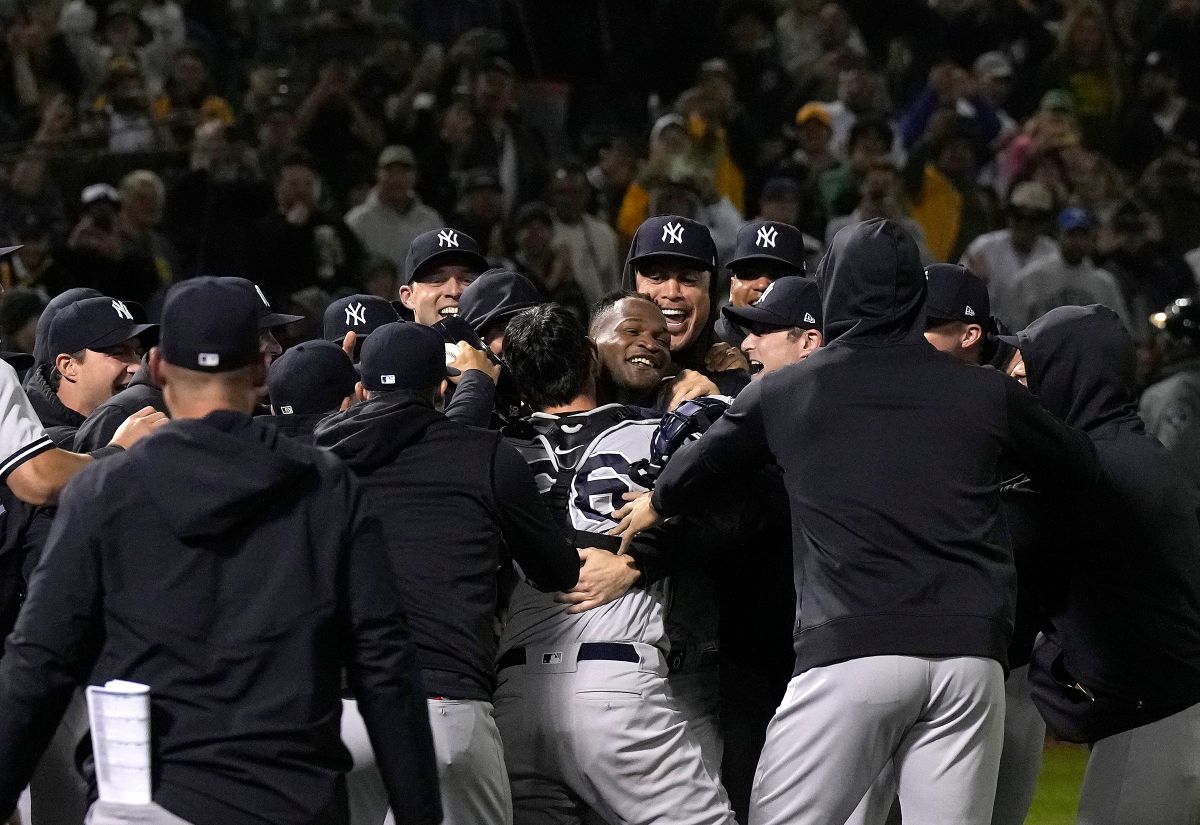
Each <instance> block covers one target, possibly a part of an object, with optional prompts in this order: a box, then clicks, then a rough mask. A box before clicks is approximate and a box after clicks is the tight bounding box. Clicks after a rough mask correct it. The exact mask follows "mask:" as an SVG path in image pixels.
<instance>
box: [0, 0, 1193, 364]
mask: <svg viewBox="0 0 1200 825" xmlns="http://www.w3.org/2000/svg"><path fill="white" fill-rule="evenodd" d="M0 18H2V19H3V21H4V22H3V32H4V37H3V43H0V242H8V243H12V244H24V248H23V249H22V250H21V251H20V252H19V253H18V254H17V255H16V256H14V257H12V258H11V259H9V260H8V261H6V262H5V263H4V264H3V265H2V268H0V285H2V286H3V288H4V290H5V292H4V298H3V302H2V304H0V335H2V336H3V342H4V345H5V347H6V348H7V349H10V350H26V351H27V350H28V349H29V348H30V346H31V344H32V332H33V329H34V324H35V322H36V319H37V317H38V315H39V313H40V312H41V309H42V308H43V307H44V305H45V302H46V301H47V299H49V298H50V297H53V296H54V295H56V294H58V293H60V292H62V291H63V290H65V289H67V288H70V287H73V286H89V287H94V288H96V289H98V290H100V291H101V292H103V293H104V294H107V295H113V296H116V297H119V298H122V299H125V300H129V301H135V302H139V303H141V304H143V305H144V306H145V307H147V309H148V311H149V313H150V315H151V316H154V315H155V314H156V307H157V304H158V302H159V300H160V296H161V294H162V292H163V291H164V289H165V287H166V286H168V285H169V284H171V283H173V282H176V281H179V280H181V279H185V278H189V277H192V276H195V275H200V274H208V275H240V276H244V277H248V278H250V279H252V280H253V281H255V282H256V283H258V284H259V285H260V286H261V287H262V289H263V290H264V292H266V294H267V295H268V297H269V298H270V299H271V300H272V302H275V303H277V305H279V306H282V307H285V308H286V309H287V311H290V312H294V313H296V314H299V315H304V316H305V317H306V318H309V319H319V318H320V316H321V313H322V311H323V310H324V308H325V307H326V306H327V305H328V304H329V303H330V302H331V301H332V300H334V299H336V298H337V297H339V296H341V295H346V294H350V293H357V292H362V293H371V294H376V295H379V296H381V297H386V298H389V299H393V298H395V297H396V292H397V286H398V273H402V272H403V266H404V259H405V256H406V254H407V251H408V246H409V243H410V241H411V239H412V238H413V237H414V236H416V235H417V234H419V233H421V232H423V231H426V230H429V229H433V228H436V227H441V226H447V225H448V226H451V227H454V228H456V229H459V230H460V231H463V232H466V233H467V234H469V235H470V236H472V237H474V238H476V239H478V241H479V243H480V246H481V248H483V250H484V251H485V253H486V255H487V257H488V259H489V261H490V262H492V263H493V264H496V265H503V266H506V267H508V268H511V269H515V270H516V271H518V272H520V273H522V274H524V275H526V276H527V277H529V278H530V280H532V281H533V282H534V283H535V284H536V285H537V286H538V288H539V289H541V290H542V291H543V292H544V294H545V296H546V297H548V298H550V299H552V300H555V301H558V302H561V303H562V304H564V305H566V306H568V307H570V308H573V309H576V310H577V311H578V312H579V313H580V314H581V315H583V314H585V313H586V307H587V306H588V305H590V304H591V303H592V302H594V301H595V300H596V299H598V298H599V297H600V296H601V295H603V294H605V293H606V292H608V291H610V290H611V289H613V288H615V287H616V286H617V285H618V284H619V282H620V274H621V269H622V265H623V262H624V255H625V250H626V249H627V247H628V244H629V241H630V238H631V236H632V233H633V232H634V230H635V229H636V228H637V227H638V225H639V224H640V223H641V222H642V221H643V220H644V219H645V218H647V217H649V216H653V215H658V214H675V215H683V216H687V217H692V218H694V219H696V220H698V221H700V222H702V223H704V224H706V225H707V226H708V227H709V229H710V231H711V232H712V235H713V237H714V239H715V240H716V242H717V246H718V251H719V253H720V254H722V255H727V254H728V253H729V250H730V249H731V248H732V246H733V243H734V236H735V234H736V232H737V229H738V228H739V226H740V225H741V224H742V222H743V221H744V220H748V219H752V218H759V217H761V218H768V219H771V220H777V221H782V222H786V223H790V224H793V225H795V226H797V227H799V228H801V229H802V230H803V232H804V233H805V235H806V244H807V246H808V249H809V253H810V261H811V262H812V263H815V261H816V260H817V259H819V257H820V255H821V254H822V252H823V249H824V247H825V245H826V244H827V242H828V241H829V239H830V238H832V236H833V234H834V233H835V232H836V231H837V230H838V229H839V228H840V227H842V226H844V225H846V224H848V223H851V222H854V221H858V220H864V219H867V218H872V217H888V218H891V219H893V220H896V221H898V222H901V223H902V224H903V225H904V226H906V227H907V228H908V229H909V231H910V232H911V233H912V234H913V236H914V237H915V238H916V240H917V242H918V245H919V247H920V249H921V250H922V254H923V256H924V257H925V258H926V262H927V263H930V262H935V261H962V262H963V263H965V264H967V265H968V266H969V267H970V268H971V269H972V270H973V271H974V272H975V273H977V274H978V275H979V276H981V277H982V278H983V279H985V280H986V281H987V283H988V288H989V291H990V293H991V298H992V305H993V308H994V311H995V314H996V315H997V316H998V317H999V318H1000V319H1001V320H1002V321H1004V322H1005V323H1006V324H1008V325H1009V326H1011V327H1014V328H1020V327H1022V326H1024V325H1025V324H1026V323H1028V322H1029V321H1031V320H1033V319H1034V318H1036V317H1038V316H1039V315H1041V314H1042V313H1043V312H1044V311H1046V310H1047V309H1049V308H1051V307H1053V306H1057V305H1059V304H1062V303H1092V302H1101V303H1105V304H1107V305H1109V306H1111V307H1113V308H1114V309H1115V310H1116V311H1117V312H1118V314H1119V315H1121V317H1122V318H1123V319H1124V320H1125V321H1126V323H1127V325H1128V326H1129V329H1130V331H1131V332H1132V334H1133V336H1134V339H1135V341H1137V342H1138V344H1139V345H1140V350H1141V376H1140V378H1141V381H1142V382H1143V384H1145V383H1148V382H1149V381H1150V380H1151V379H1152V378H1153V377H1155V376H1156V375H1157V374H1158V373H1159V372H1160V370H1161V361H1162V355H1163V353H1162V348H1161V347H1160V346H1159V345H1158V344H1157V343H1156V336H1155V329H1154V326H1153V324H1152V322H1151V320H1150V319H1151V317H1152V315H1153V314H1154V313H1156V312H1158V311H1160V310H1163V309H1164V308H1165V307H1166V306H1168V305H1169V304H1171V303H1172V301H1174V300H1175V299H1177V298H1181V297H1188V296H1191V295H1192V293H1193V292H1194V291H1195V290H1196V283H1197V277H1198V274H1200V221H1197V220H1195V216H1196V215H1197V214H1200V212H1198V210H1200V109H1197V105H1198V104H1200V0H1106V2H1097V1H1096V0H886V2H881V1H880V0H733V2H729V0H726V1H725V2H721V0H574V1H573V2H570V3H563V2H547V1H546V0H141V1H140V2H136V0H135V2H129V0H0ZM316 326H317V325H316V323H315V321H314V322H312V323H309V324H307V325H306V324H305V323H303V322H301V323H298V324H295V325H293V327H292V328H290V329H289V331H288V336H287V337H288V339H289V340H288V342H285V343H289V342H295V341H298V340H303V339H305V338H308V337H312V336H313V335H314V334H316Z"/></svg>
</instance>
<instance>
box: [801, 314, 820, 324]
mask: <svg viewBox="0 0 1200 825" xmlns="http://www.w3.org/2000/svg"><path fill="white" fill-rule="evenodd" d="M816 322H817V319H816V318H814V317H812V313H811V312H806V313H804V323H806V324H815V323H816Z"/></svg>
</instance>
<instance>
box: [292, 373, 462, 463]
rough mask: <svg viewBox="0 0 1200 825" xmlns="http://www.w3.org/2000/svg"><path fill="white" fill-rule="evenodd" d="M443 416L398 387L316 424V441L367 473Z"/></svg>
mask: <svg viewBox="0 0 1200 825" xmlns="http://www.w3.org/2000/svg"><path fill="white" fill-rule="evenodd" d="M443 419H444V416H443V415H442V414H441V413H439V412H437V411H436V410H434V409H432V408H431V407H430V406H429V405H428V404H427V403H426V402H425V401H424V400H422V399H420V398H417V397H416V396H415V395H414V394H412V393H409V392H405V391H403V390H397V391H395V392H391V393H387V394H385V395H382V396H380V397H378V398H374V399H372V400H370V401H364V402H363V403H361V404H355V405H354V406H353V407H351V408H350V409H348V410H346V411H345V412H340V413H336V414H335V415H331V416H329V417H328V418H326V419H325V420H324V421H322V422H321V423H320V425H319V426H318V427H317V430H316V433H315V438H316V441H315V443H316V445H317V446H318V447H322V448H324V449H327V450H329V451H330V452H332V453H333V454H334V455H336V456H337V457H338V458H340V459H342V461H344V462H346V464H347V465H349V466H350V468H351V469H352V470H354V472H355V473H358V474H362V473H369V472H371V471H373V470H375V469H377V468H379V467H382V466H384V465H386V464H390V463H391V462H392V461H394V460H395V459H396V456H398V455H399V454H400V452H401V451H402V450H404V449H405V448H406V447H408V446H409V445H411V444H413V443H415V442H417V441H419V440H420V439H421V438H422V436H424V434H425V431H426V430H427V429H429V427H430V425H432V424H433V423H435V422H437V421H441V420H443Z"/></svg>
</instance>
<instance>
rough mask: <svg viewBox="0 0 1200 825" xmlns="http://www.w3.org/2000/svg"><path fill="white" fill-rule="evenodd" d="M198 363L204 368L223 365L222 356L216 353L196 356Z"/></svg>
mask: <svg viewBox="0 0 1200 825" xmlns="http://www.w3.org/2000/svg"><path fill="white" fill-rule="evenodd" d="M196 362H197V363H198V364H199V365H200V366H202V367H216V366H220V364H221V356H220V355H218V354H217V353H215V352H202V353H200V354H199V355H198V356H196Z"/></svg>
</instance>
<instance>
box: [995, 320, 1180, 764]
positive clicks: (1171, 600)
mask: <svg viewBox="0 0 1200 825" xmlns="http://www.w3.org/2000/svg"><path fill="white" fill-rule="evenodd" d="M1018 340H1019V342H1020V349H1021V355H1022V358H1023V359H1024V361H1025V368H1026V371H1027V374H1028V376H1029V386H1030V389H1031V390H1032V391H1033V392H1035V393H1036V394H1037V395H1038V398H1039V399H1040V400H1041V402H1042V404H1043V406H1045V407H1046V408H1047V409H1048V410H1050V411H1051V412H1053V413H1054V414H1055V415H1058V416H1061V417H1062V418H1064V419H1065V420H1066V421H1067V422H1068V423H1069V424H1071V425H1073V426H1076V427H1079V428H1080V429H1082V430H1083V431H1085V432H1086V433H1087V434H1088V435H1089V436H1090V437H1091V439H1092V441H1093V443H1094V444H1095V445H1096V453H1097V455H1098V457H1099V460H1100V465H1101V468H1102V473H1101V478H1100V483H1099V484H1098V485H1097V486H1096V489H1095V491H1094V492H1093V494H1092V495H1090V496H1086V497H1080V498H1079V499H1078V500H1076V501H1074V502H1072V504H1071V506H1068V507H1064V508H1060V510H1059V512H1058V513H1057V516H1058V517H1057V518H1055V519H1054V520H1053V521H1052V522H1051V524H1052V525H1053V526H1054V528H1055V530H1054V541H1053V542H1051V543H1050V546H1052V547H1054V548H1055V549H1056V551H1057V552H1056V553H1055V554H1054V556H1053V558H1052V559H1051V560H1050V561H1051V562H1052V564H1051V566H1050V571H1049V572H1048V576H1049V582H1048V584H1047V586H1046V588H1045V593H1044V595H1043V597H1042V605H1041V607H1042V613H1043V614H1044V615H1045V621H1046V624H1045V626H1044V628H1043V632H1044V634H1045V639H1044V642H1043V643H1041V644H1039V645H1038V646H1037V647H1036V648H1035V651H1034V661H1033V665H1032V668H1031V671H1030V680H1031V683H1032V685H1033V697H1034V700H1035V702H1037V704H1038V707H1039V709H1040V710H1041V711H1042V714H1043V715H1044V716H1045V718H1046V721H1047V723H1048V724H1049V725H1050V726H1051V728H1052V729H1053V730H1055V732H1056V733H1057V734H1058V735H1059V736H1060V737H1062V738H1067V739H1070V740H1072V741H1080V742H1084V741H1086V742H1091V741H1095V740H1097V739H1100V738H1102V737H1104V736H1110V735H1112V734H1115V733H1119V732H1121V731H1123V730H1128V729H1130V728H1133V727H1138V726H1140V725H1144V724H1148V723H1150V722H1153V721H1155V720H1157V719H1161V718H1164V717H1166V716H1169V715H1171V714H1172V713H1175V712H1177V711H1179V710H1182V709H1183V708H1186V707H1188V706H1190V705H1193V704H1195V703H1196V702H1200V522H1198V521H1197V509H1198V506H1200V498H1198V497H1197V494H1196V492H1195V490H1194V488H1193V487H1192V485H1191V484H1190V482H1189V480H1188V478H1187V477H1186V474H1185V473H1184V471H1183V470H1182V469H1181V468H1180V467H1179V466H1178V464H1176V463H1175V462H1174V461H1172V460H1171V458H1170V456H1169V455H1168V453H1167V451H1166V449H1165V448H1164V447H1163V446H1162V444H1160V443H1159V442H1158V441H1157V440H1156V439H1155V438H1154V437H1152V436H1150V435H1148V434H1147V433H1146V432H1145V427H1144V425H1143V424H1142V421H1141V419H1140V418H1139V417H1138V415H1137V412H1136V409H1135V407H1134V392H1133V383H1134V346H1133V342H1132V340H1131V338H1130V337H1129V334H1128V333H1127V332H1126V331H1125V329H1124V327H1123V326H1122V324H1121V321H1120V319H1119V318H1118V317H1117V315H1116V314H1115V313H1114V312H1113V311H1112V310H1110V309H1108V308H1107V307H1103V306H1098V305H1092V306H1088V307H1061V308H1059V309H1055V310H1052V311H1051V312H1048V313H1047V314H1046V315H1044V316H1042V318H1040V319H1039V320H1038V321H1036V322H1035V323H1033V324H1032V325H1030V326H1029V328H1028V329H1026V330H1025V331H1023V332H1022V333H1020V334H1019V335H1018Z"/></svg>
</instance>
